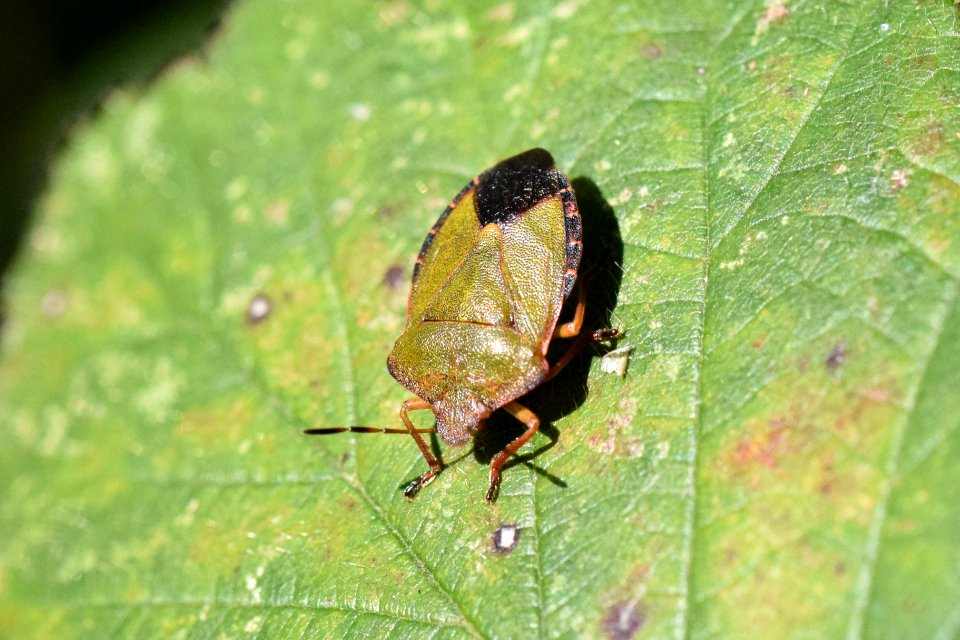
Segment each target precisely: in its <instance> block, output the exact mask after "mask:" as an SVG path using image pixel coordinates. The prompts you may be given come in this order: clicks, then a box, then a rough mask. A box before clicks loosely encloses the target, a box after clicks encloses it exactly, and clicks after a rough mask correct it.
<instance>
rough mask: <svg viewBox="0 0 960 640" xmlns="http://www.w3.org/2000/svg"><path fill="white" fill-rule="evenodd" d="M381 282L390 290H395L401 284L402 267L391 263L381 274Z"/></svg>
mask: <svg viewBox="0 0 960 640" xmlns="http://www.w3.org/2000/svg"><path fill="white" fill-rule="evenodd" d="M383 284H384V285H386V287H387V288H388V289H390V290H391V291H396V290H397V289H399V288H400V286H401V285H402V284H403V267H401V266H400V265H398V264H395V265H393V266H392V267H390V268H389V269H387V272H386V273H385V274H383Z"/></svg>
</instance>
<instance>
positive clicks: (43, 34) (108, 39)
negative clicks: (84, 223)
mask: <svg viewBox="0 0 960 640" xmlns="http://www.w3.org/2000/svg"><path fill="white" fill-rule="evenodd" d="M226 4H227V3H226V2H225V0H167V1H162V0H137V1H136V2H126V1H124V0H94V1H88V2H67V1H61V0H4V1H3V2H0V141H2V144H0V276H2V275H4V274H6V272H7V270H8V268H9V266H10V263H11V261H12V260H13V258H14V256H15V254H16V249H17V246H18V245H19V242H20V238H21V236H22V234H23V230H24V228H25V227H26V222H27V220H28V218H29V215H30V210H31V207H32V204H33V201H34V198H35V197H36V196H37V194H38V193H39V191H40V189H41V187H42V185H43V182H44V178H45V175H46V171H47V167H48V166H49V164H50V162H51V160H52V158H53V155H54V154H55V153H56V150H57V149H58V148H59V146H60V145H61V144H62V143H63V141H64V140H65V137H66V136H67V135H68V134H69V128H70V124H71V123H72V122H75V121H76V120H77V119H78V118H82V117H84V116H85V115H86V114H88V113H90V112H91V111H93V110H95V109H96V107H97V104H98V102H99V100H100V99H101V98H102V97H103V96H105V95H106V94H107V93H108V92H109V91H110V89H111V88H112V87H116V86H118V85H122V84H129V83H134V84H145V83H147V82H149V81H150V79H151V78H153V77H155V76H156V74H157V73H159V72H161V71H162V69H163V68H164V66H165V65H166V64H167V63H168V62H170V61H171V60H173V59H175V58H176V57H177V56H179V55H182V54H184V53H187V52H189V51H191V50H195V49H198V48H201V47H202V45H203V43H204V41H205V40H206V39H207V37H208V35H209V34H211V33H212V32H213V31H215V30H216V28H217V24H218V18H219V16H220V15H221V13H222V11H223V9H224V8H225V6H226Z"/></svg>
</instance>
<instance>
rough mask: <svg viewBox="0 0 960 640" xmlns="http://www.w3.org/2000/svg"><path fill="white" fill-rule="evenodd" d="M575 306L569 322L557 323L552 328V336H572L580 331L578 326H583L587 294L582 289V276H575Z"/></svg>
mask: <svg viewBox="0 0 960 640" xmlns="http://www.w3.org/2000/svg"><path fill="white" fill-rule="evenodd" d="M574 286H575V287H576V288H577V308H576V310H575V311H574V312H573V319H572V320H570V321H569V322H564V323H563V324H559V325H557V326H556V328H555V329H554V330H553V337H554V338H572V337H574V336H575V335H578V334H579V333H580V327H582V326H583V314H584V310H585V309H586V306H587V304H586V303H587V295H586V292H585V291H584V289H583V278H577V284H576V285H574Z"/></svg>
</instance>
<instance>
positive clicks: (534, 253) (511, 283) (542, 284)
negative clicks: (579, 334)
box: [501, 196, 567, 349]
mask: <svg viewBox="0 0 960 640" xmlns="http://www.w3.org/2000/svg"><path fill="white" fill-rule="evenodd" d="M501 229H502V231H503V267H504V268H503V271H504V277H505V279H506V280H507V286H508V288H509V289H510V291H511V292H513V296H512V297H513V299H514V301H515V302H514V305H515V311H514V313H515V323H516V326H517V330H518V331H520V332H521V333H524V334H526V335H528V336H530V337H531V339H532V340H533V341H534V342H539V343H540V344H541V345H542V347H543V348H544V349H545V347H546V344H547V343H548V342H549V337H550V334H551V333H552V332H553V327H554V325H555V324H556V322H557V316H558V315H559V314H560V307H561V305H562V304H563V293H564V274H565V272H566V263H567V260H566V250H565V243H566V235H565V231H564V210H563V203H562V202H561V199H560V198H559V197H558V196H554V197H550V198H547V199H545V200H541V201H540V202H539V203H538V204H536V205H534V206H533V207H531V208H530V209H528V210H527V211H526V212H525V213H524V214H523V215H521V216H519V217H517V218H515V219H514V220H512V221H510V222H507V223H505V224H503V225H502V226H501Z"/></svg>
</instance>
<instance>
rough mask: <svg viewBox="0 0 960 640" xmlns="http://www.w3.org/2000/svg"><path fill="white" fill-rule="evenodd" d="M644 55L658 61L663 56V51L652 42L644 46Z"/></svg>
mask: <svg viewBox="0 0 960 640" xmlns="http://www.w3.org/2000/svg"><path fill="white" fill-rule="evenodd" d="M643 55H645V56H647V57H648V58H650V59H651V60H656V59H657V58H659V57H660V56H662V55H663V50H662V49H661V48H660V47H658V46H657V45H655V44H653V43H652V42H651V43H649V44H645V45H643Z"/></svg>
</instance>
